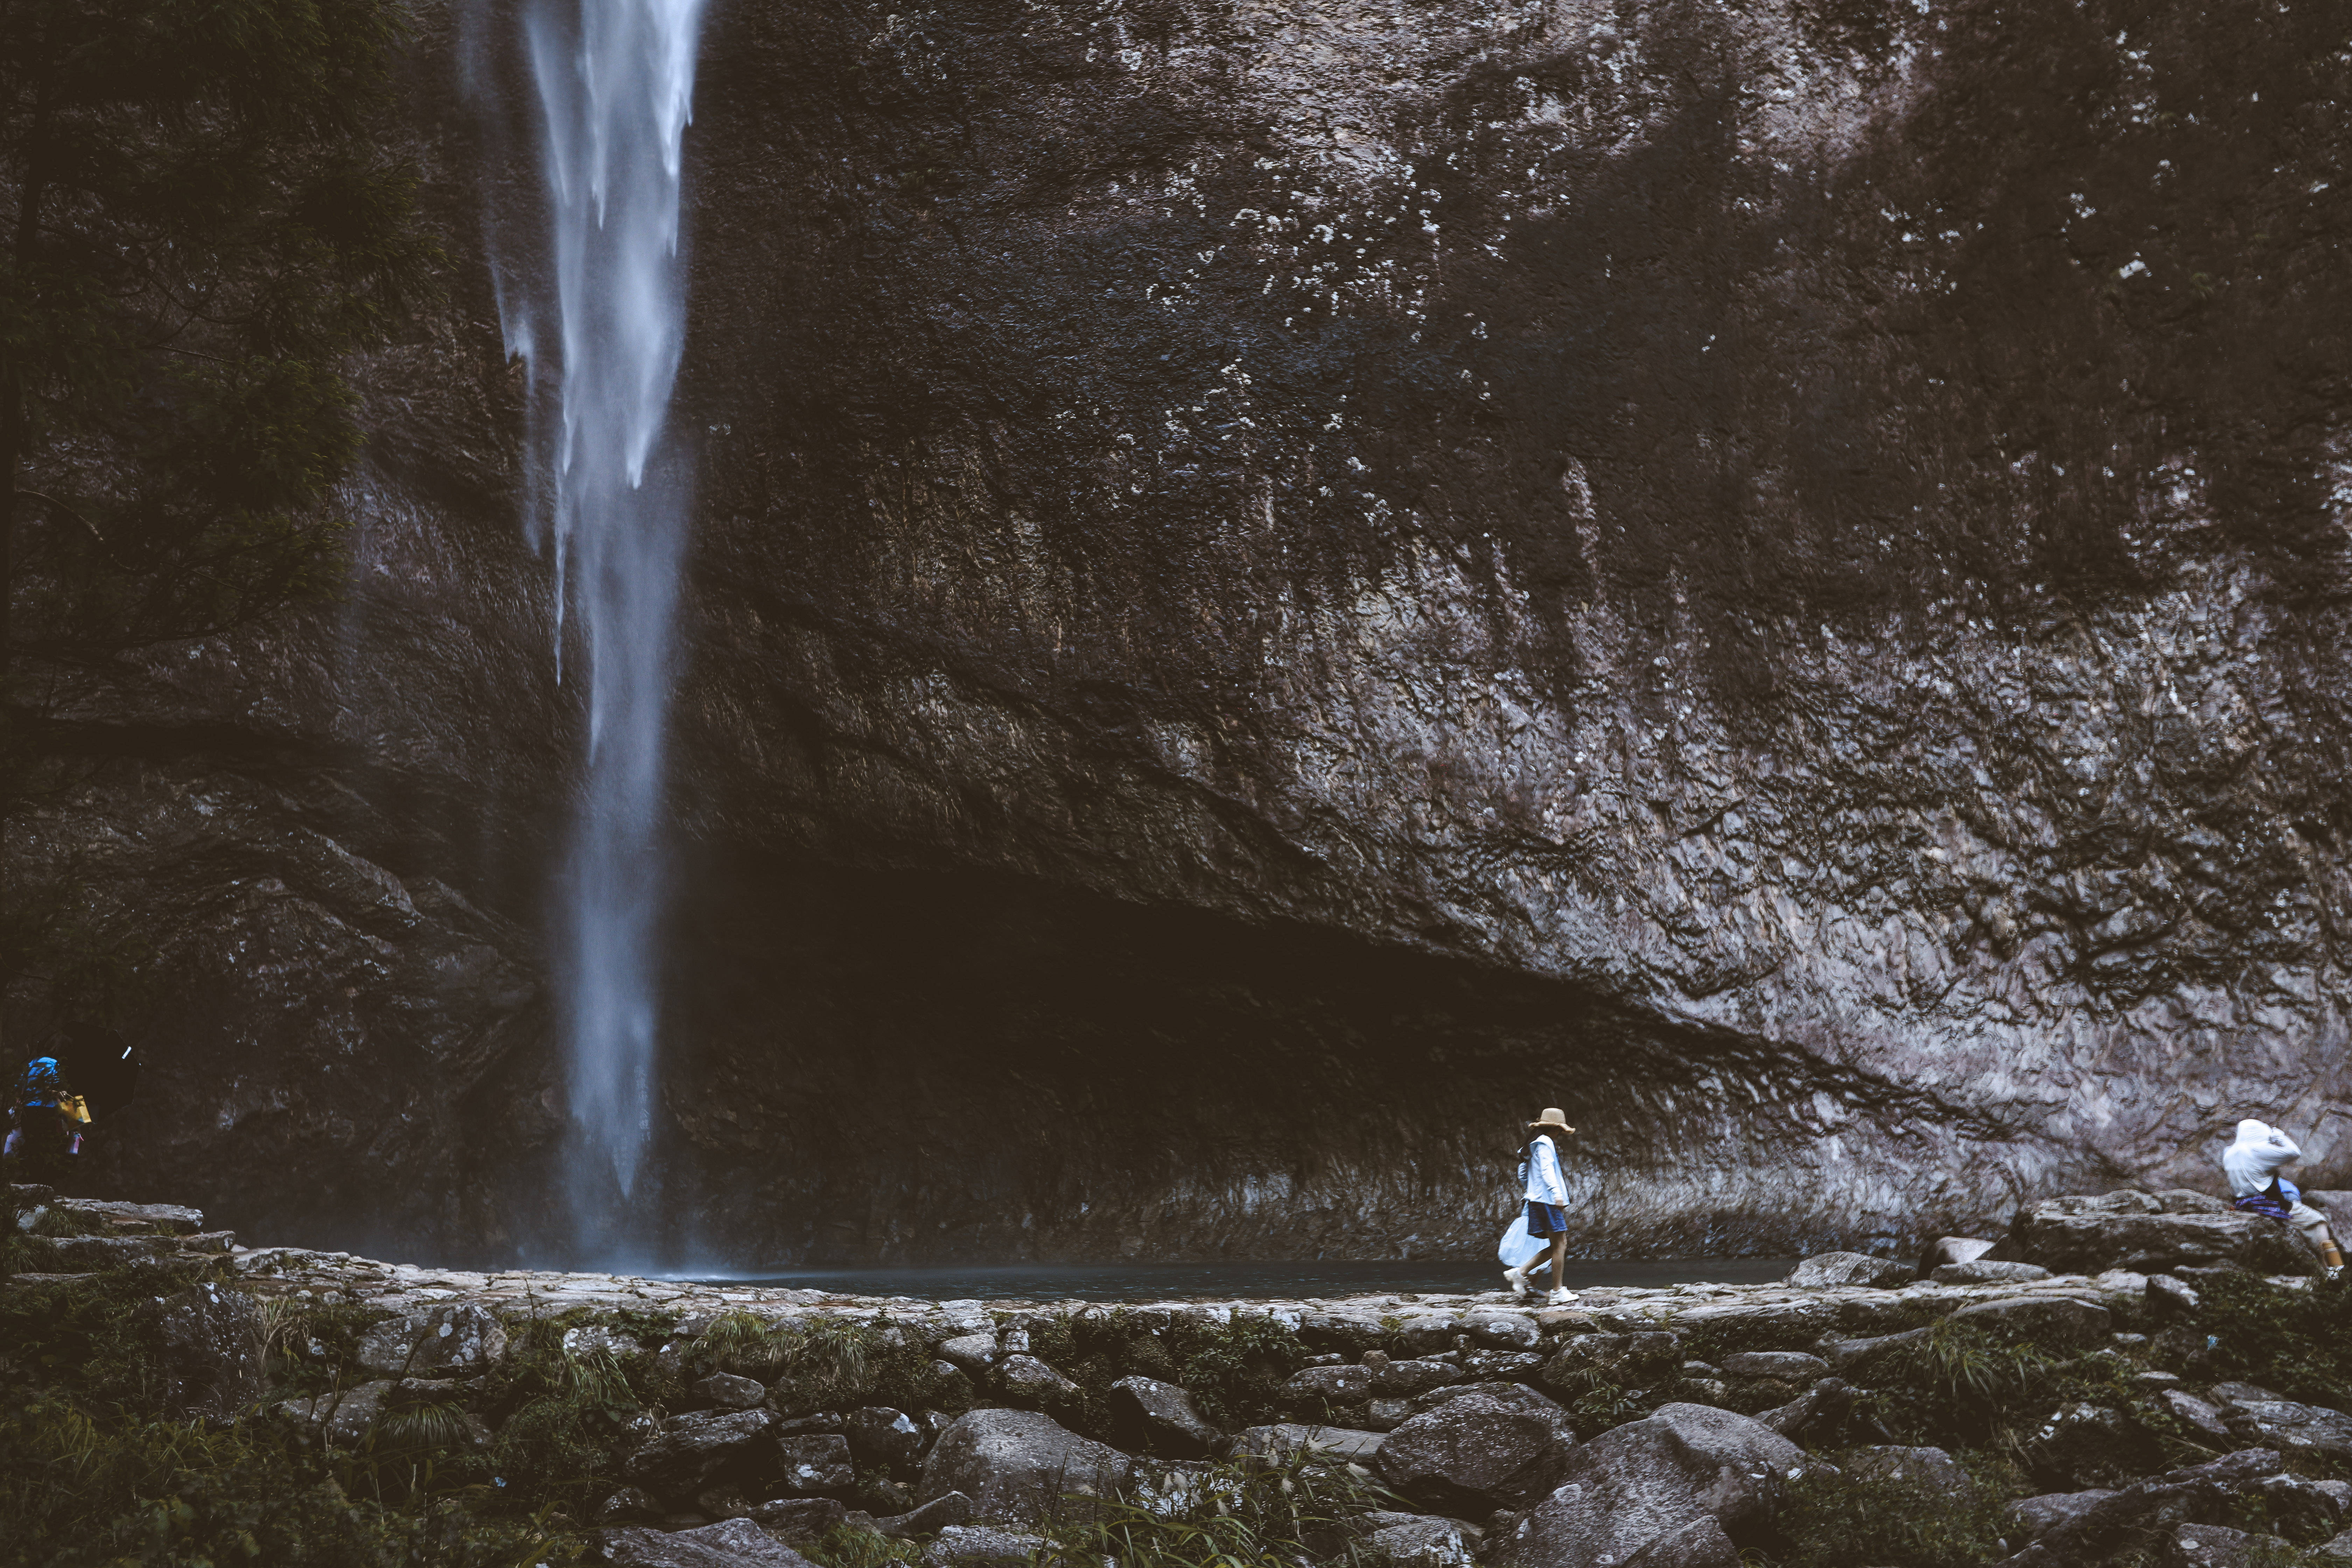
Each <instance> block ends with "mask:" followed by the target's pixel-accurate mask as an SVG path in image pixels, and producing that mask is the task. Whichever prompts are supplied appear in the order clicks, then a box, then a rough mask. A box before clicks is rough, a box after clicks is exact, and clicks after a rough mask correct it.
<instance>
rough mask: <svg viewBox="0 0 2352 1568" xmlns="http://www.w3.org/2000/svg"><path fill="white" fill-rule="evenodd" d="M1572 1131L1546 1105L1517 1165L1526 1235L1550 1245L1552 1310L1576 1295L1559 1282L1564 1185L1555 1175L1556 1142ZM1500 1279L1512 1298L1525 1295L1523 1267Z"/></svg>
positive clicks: (1563, 1258) (1564, 1259)
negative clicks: (1525, 1212)
mask: <svg viewBox="0 0 2352 1568" xmlns="http://www.w3.org/2000/svg"><path fill="white" fill-rule="evenodd" d="M1575 1131H1576V1129H1575V1128H1573V1127H1570V1125H1569V1124H1568V1118H1567V1117H1566V1116H1565V1115H1564V1114H1562V1113H1561V1111H1560V1110H1559V1107H1557V1106H1547V1107H1546V1108H1545V1109H1544V1113H1543V1115H1541V1116H1540V1117H1538V1118H1537V1119H1536V1120H1535V1121H1530V1122H1528V1144H1527V1148H1526V1150H1525V1151H1524V1152H1523V1155H1522V1158H1521V1160H1520V1163H1519V1181H1520V1184H1521V1186H1522V1187H1524V1188H1525V1196H1526V1199H1527V1205H1528V1236H1530V1237H1534V1238H1535V1239H1536V1240H1538V1241H1547V1240H1548V1241H1549V1243H1550V1244H1551V1285H1552V1289H1551V1295H1550V1297H1549V1302H1550V1304H1551V1305H1552V1306H1555V1307H1564V1306H1566V1305H1568V1304H1569V1303H1570V1301H1573V1300H1576V1292H1575V1291H1573V1290H1571V1289H1568V1287H1567V1286H1566V1285H1564V1284H1562V1283H1561V1281H1562V1280H1564V1279H1567V1278H1568V1275H1567V1268H1568V1182H1567V1180H1566V1179H1565V1178H1564V1177H1562V1176H1561V1175H1560V1173H1559V1142H1558V1141H1559V1139H1562V1138H1567V1137H1570V1136H1573V1135H1574V1133H1575ZM1503 1278H1504V1279H1505V1280H1506V1281H1507V1283H1508V1284H1509V1285H1510V1287H1511V1293H1512V1294H1513V1295H1516V1296H1524V1295H1526V1294H1527V1293H1528V1271H1527V1267H1526V1266H1522V1267H1520V1268H1507V1269H1505V1270H1504V1271H1503Z"/></svg>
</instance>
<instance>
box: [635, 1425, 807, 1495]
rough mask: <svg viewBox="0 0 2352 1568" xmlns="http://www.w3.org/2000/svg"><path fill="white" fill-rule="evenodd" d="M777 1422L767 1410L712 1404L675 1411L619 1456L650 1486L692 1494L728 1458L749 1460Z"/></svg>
mask: <svg viewBox="0 0 2352 1568" xmlns="http://www.w3.org/2000/svg"><path fill="white" fill-rule="evenodd" d="M775 1424H776V1417H775V1416H774V1415H773V1414H772V1413H771V1412H769V1411H765V1410H713V1411H705V1412H701V1413H698V1414H696V1415H677V1416H672V1417H671V1418H670V1419H669V1420H668V1421H667V1422H664V1423H663V1424H662V1429H661V1431H660V1433H659V1434H658V1435H656V1436H655V1437H653V1438H652V1440H650V1441H649V1442H647V1443H646V1444H644V1445H643V1446H642V1447H639V1448H637V1449H636V1450H635V1452H634V1453H632V1454H630V1455H629V1456H628V1457H627V1458H625V1459H624V1460H622V1462H621V1473H622V1475H624V1476H625V1477H626V1478H627V1479H629V1480H631V1481H633V1482H635V1484H637V1485H639V1486H642V1487H644V1488H646V1489H647V1490H649V1491H654V1492H658V1493H662V1494H665V1495H672V1496H678V1495H682V1496H688V1497H690V1496H692V1495H693V1494H694V1493H696V1492H698V1491H700V1490H701V1489H703V1487H704V1486H706V1485H707V1484H709V1480H710V1479H711V1478H712V1477H713V1476H716V1475H717V1474H718V1473H719V1470H720V1469H721V1468H725V1467H726V1466H728V1465H730V1464H734V1463H738V1462H742V1461H746V1460H748V1459H749V1458H751V1456H752V1455H753V1454H754V1453H755V1452H758V1451H759V1447H758V1446H760V1445H761V1443H762V1440H763V1439H766V1438H767V1437H768V1436H769V1432H770V1429H771V1428H772V1427H773V1426H775Z"/></svg>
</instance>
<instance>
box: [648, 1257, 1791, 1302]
mask: <svg viewBox="0 0 2352 1568" xmlns="http://www.w3.org/2000/svg"><path fill="white" fill-rule="evenodd" d="M1796 1266H1797V1260H1796V1259H1795V1258H1669V1259H1662V1260H1654V1261H1646V1262H1639V1263H1605V1262H1576V1261H1571V1262H1570V1264H1569V1266H1568V1286H1569V1289H1572V1290H1581V1289H1587V1288H1590V1287H1593V1286H1601V1285H1620V1286H1651V1287H1655V1286H1661V1285H1679V1284H1685V1283H1696V1282H1699V1281H1703V1280H1704V1281H1709V1282H1712V1283H1715V1284H1718V1285H1764V1284H1769V1283H1772V1282H1773V1281H1776V1280H1779V1279H1785V1278H1787V1276H1788V1273H1789V1270H1790V1269H1791V1268H1795V1267H1796ZM694 1278H695V1282H696V1283H698V1284H706V1285H770V1286H780V1287H784V1288H787V1289H795V1290H828V1291H834V1292H837V1293H839V1294H841V1295H845V1296H906V1297H911V1298H913V1299H915V1300H923V1301H952V1300H983V1301H993V1300H1027V1301H1071V1300H1086V1301H1160V1300H1176V1299H1179V1298H1185V1297H1193V1298H1207V1299H1210V1300H1223V1301H1236V1300H1279V1299H1285V1298H1287V1299H1291V1300H1300V1299H1305V1298H1311V1297H1324V1296H1366V1295H1395V1294H1398V1293H1401V1292H1409V1293H1411V1294H1413V1295H1423V1296H1435V1295H1466V1294H1472V1293H1475V1292H1477V1291H1482V1290H1498V1289H1502V1286H1503V1273H1502V1268H1501V1267H1500V1266H1499V1265H1496V1264H1490V1263H1471V1262H1450V1263H1448V1262H1402V1263H1322V1262H1317V1263H1160V1264H1144V1265H1135V1264H1116V1263H1104V1264H1092V1263H1078V1264H1058V1265H1057V1264H1018V1263H1016V1264H1004V1265H1000V1266H995V1267H988V1268H803V1269H792V1270H787V1271H785V1272H782V1273H776V1274H737V1275H727V1276H723V1277H715V1278H714V1277H709V1276H696V1277H694ZM1537 1282H1538V1285H1540V1284H1541V1283H1542V1276H1540V1275H1538V1277H1537Z"/></svg>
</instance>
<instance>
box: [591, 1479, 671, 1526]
mask: <svg viewBox="0 0 2352 1568" xmlns="http://www.w3.org/2000/svg"><path fill="white" fill-rule="evenodd" d="M660 1515H661V1504H659V1503H657V1502H656V1501H655V1500H654V1499H653V1494H652V1493H650V1492H648V1491H646V1489H644V1488H643V1487H623V1488H622V1489H620V1490H619V1491H616V1492H614V1494H613V1495H612V1496H611V1497H608V1498H606V1499H605V1500H604V1501H603V1502H600V1503H598V1504H597V1505H596V1522H597V1523H599V1524H635V1523H639V1522H641V1521H646V1520H650V1519H657V1518H659V1517H660Z"/></svg>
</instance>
